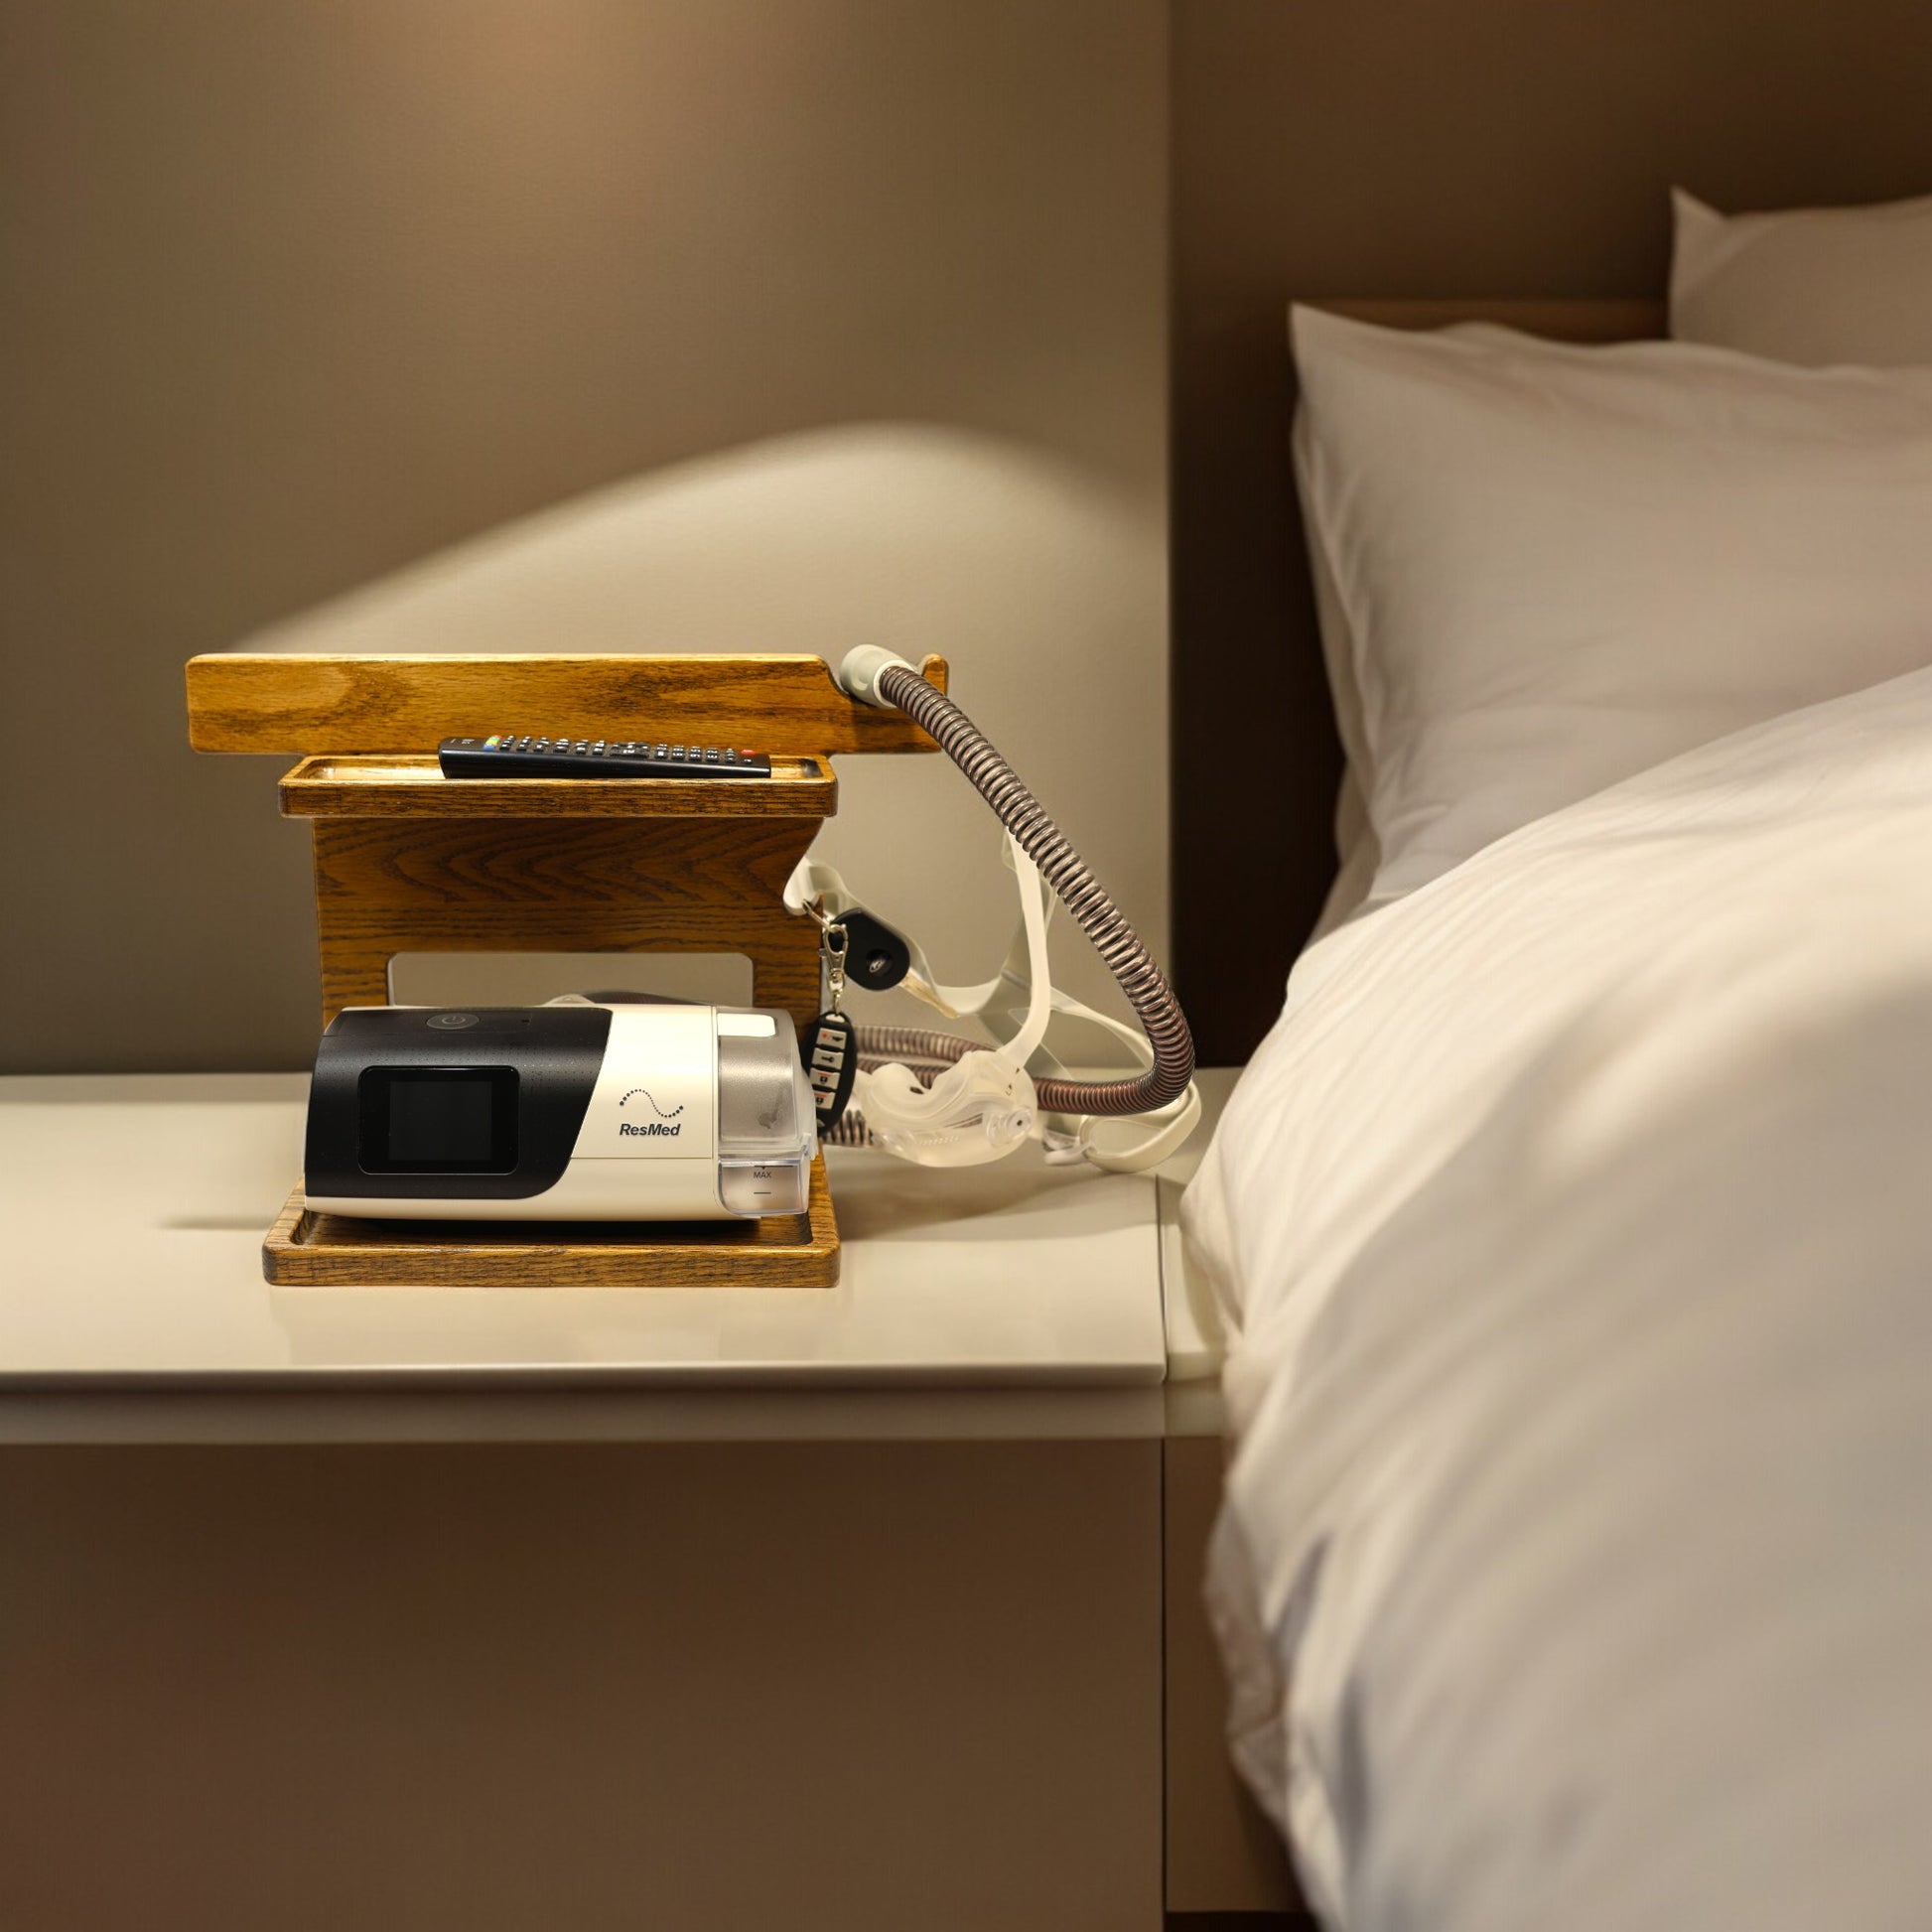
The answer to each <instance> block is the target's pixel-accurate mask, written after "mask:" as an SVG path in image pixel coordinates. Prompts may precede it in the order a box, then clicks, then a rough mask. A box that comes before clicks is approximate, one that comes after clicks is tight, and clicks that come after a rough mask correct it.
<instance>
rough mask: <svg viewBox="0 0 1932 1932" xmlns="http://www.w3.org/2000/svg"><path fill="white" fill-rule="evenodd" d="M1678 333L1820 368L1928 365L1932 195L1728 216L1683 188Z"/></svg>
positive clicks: (1674, 261) (1931, 355) (1675, 301)
mask: <svg viewBox="0 0 1932 1932" xmlns="http://www.w3.org/2000/svg"><path fill="white" fill-rule="evenodd" d="M1671 200H1672V207H1673V209H1674V214H1675V225H1676V230H1677V242H1676V247H1675V249H1674V250H1673V252H1672V257H1671V277H1670V333H1671V334H1672V335H1673V336H1674V337H1675V338H1676V339H1677V340H1678V341H1679V342H1685V343H1708V344H1711V345H1715V346H1717V347H1719V348H1741V349H1744V350H1747V351H1748V352H1749V353H1750V354H1752V355H1768V356H1771V357H1772V358H1773V359H1775V360H1777V361H1780V362H1804V363H1809V364H1812V365H1814V366H1817V365H1822V364H1825V363H1831V362H1863V363H1867V364H1870V365H1873V366H1879V367H1883V366H1895V365H1897V364H1899V363H1905V362H1932V195H1928V196H1926V197H1925V198H1924V199H1923V200H1921V201H1916V202H1889V203H1886V204H1885V205H1883V206H1882V207H1819V208H1794V209H1792V210H1790V211H1788V212H1786V213H1781V214H1732V215H1724V214H1720V213H1719V212H1718V211H1717V209H1716V208H1712V207H1706V206H1705V205H1704V204H1703V203H1702V202H1700V201H1699V200H1697V199H1696V197H1695V196H1691V195H1687V194H1685V192H1684V191H1683V190H1682V189H1681V188H1680V189H1678V190H1676V191H1675V193H1674V194H1673V196H1672V198H1671Z"/></svg>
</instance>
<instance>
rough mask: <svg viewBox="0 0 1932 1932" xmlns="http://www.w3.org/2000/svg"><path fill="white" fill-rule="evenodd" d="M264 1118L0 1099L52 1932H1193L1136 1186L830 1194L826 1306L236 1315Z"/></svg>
mask: <svg viewBox="0 0 1932 1932" xmlns="http://www.w3.org/2000/svg"><path fill="white" fill-rule="evenodd" d="M1217 1084H1219V1083H1217ZM303 1093H304V1082H303V1081H302V1080H301V1079H300V1078H299V1077H285V1076H217V1077H203V1076H182V1077H171V1076H170V1077H164V1076H141V1077H123V1076H114V1077H86V1078H61V1079H13V1080H6V1081H0V1214H3V1215H4V1225H5V1229H6V1248H7V1263H6V1277H5V1283H4V1287H0V1545H4V1547H5V1548H6V1549H7V1551H8V1568H9V1575H10V1579H11V1580H12V1584H13V1587H10V1588H9V1590H8V1591H6V1592H0V1655H5V1654H9V1653H11V1654H13V1655H33V1656H36V1657H37V1658H39V1659H41V1660H42V1662H41V1664H40V1665H38V1666H37V1668H36V1670H35V1671H34V1672H32V1673H16V1674H15V1676H14V1679H13V1681H14V1682H15V1683H16V1684H20V1685H23V1686H25V1688H24V1689H23V1690H20V1691H18V1692H15V1693H10V1694H9V1700H8V1702H7V1703H6V1704H5V1705H4V1706H0V1735H5V1736H7V1737H8V1738H9V1739H10V1740H13V1741H12V1743H11V1744H10V1748H14V1749H20V1748H33V1746H32V1744H31V1742H30V1743H29V1744H27V1745H25V1746H23V1745H22V1743H21V1742H20V1740H23V1739H26V1740H32V1739H35V1738H53V1737H59V1738H60V1739H61V1740H62V1742H61V1748H60V1749H59V1750H58V1751H55V1752H51V1753H49V1754H47V1756H46V1761H45V1763H44V1764H40V1765H38V1766H37V1767H36V1770H35V1775H34V1776H32V1777H23V1778H19V1779H16V1780H14V1788H15V1789H16V1790H27V1791H30V1792H31V1793H32V1794H33V1795H32V1797H31V1798H30V1799H29V1800H28V1803H29V1808H30V1810H32V1812H33V1814H34V1815H33V1816H32V1817H31V1818H17V1819H16V1820H15V1825H16V1828H17V1837H16V1842H17V1843H21V1844H32V1845H35V1846H37V1847H40V1848H42V1849H41V1851H40V1852H38V1853H37V1854H36V1856H37V1858H41V1859H44V1860H45V1861H46V1862H47V1866H48V1870H49V1871H50V1872H53V1873H55V1874H56V1875H57V1876H58V1878H59V1880H60V1882H61V1883H63V1884H66V1885H69V1886H71V1887H78V1888H79V1891H78V1893H77V1898H78V1901H79V1902H78V1905H77V1907H76V1910H75V1912H74V1914H73V1916H74V1917H75V1918H76V1920H79V1921H86V1920H88V1918H89V1914H91V1915H92V1918H93V1919H94V1920H95V1921H97V1922H103V1923H105V1922H118V1921H124V1920H126V1919H127V1918H129V1917H131V1916H140V1915H143V1914H145V1915H147V1916H151V1917H164V1916H165V1917H170V1918H171V1919H172V1918H179V1919H181V1920H182V1921H183V1922H185V1923H188V1922H192V1923H196V1924H198V1925H201V1926H204V1927H207V1928H209V1929H210V1932H219V1929H220V1928H222V1927H225V1926H228V1925H235V1926H241V1925H249V1926H253V1925H257V1924H262V1923H275V1924H278V1925H281V1926H283V1927H289V1928H300V1927H303V1926H306V1925H308V1924H310V1923H312V1922H313V1923H315V1924H316V1925H317V1926H318V1927H320V1926H321V1925H323V1924H325V1923H327V1922H328V1920H327V1916H326V1913H324V1904H326V1901H328V1900H329V1899H331V1898H334V1897H336V1896H337V1893H336V1891H335V1889H334V1888H333V1887H334V1886H335V1884H336V1882H337V1878H338V1874H339V1873H340V1871H341V1869H342V1868H343V1864H344V1861H345V1860H346V1861H350V1862H352V1863H354V1864H355V1868H356V1869H357V1871H358V1872H359V1873H360V1888H359V1890H358V1894H357V1909H356V1913H355V1916H356V1919H357V1922H358V1924H359V1925H360V1926H362V1927H364V1928H368V1929H369V1932H378V1929H379V1928H382V1927H385V1926H389V1925H394V1926H396V1927H397V1928H401V1927H403V1926H405V1925H408V1926H411V1927H412V1928H413V1926H414V1925H416V1924H417V1923H420V1913H419V1911H418V1910H417V1909H416V1906H417V1905H418V1904H419V1903H420V1899H421V1897H422V1895H423V1893H424V1890H425V1888H426V1887H427V1888H430V1889H433V1890H434V1892H435V1894H436V1896H437V1897H438V1899H439V1911H441V1912H442V1913H443V1915H444V1916H445V1917H447V1918H449V1919H450V1922H458V1921H460V1922H462V1923H463V1924H464V1925H465V1926H466V1932H490V1928H494V1927H502V1928H504V1932H508V1928H510V1927H513V1926H515V1927H522V1926H527V1925H529V1924H532V1923H540V1922H546V1918H547V1919H548V1922H556V1921H555V1901H556V1900H557V1899H559V1898H561V1897H566V1896H568V1897H570V1898H572V1899H573V1900H575V1901H576V1906H575V1907H574V1908H573V1911H572V1912H571V1913H570V1914H569V1916H571V1917H572V1919H573V1922H578V1923H590V1922H594V1921H597V1920H599V1918H600V1916H601V1915H621V1913H623V1912H625V1911H629V1912H633V1913H634V1911H635V1910H637V1909H639V1908H640V1906H644V1905H647V1906H648V1907H649V1908H650V1911H651V1915H652V1917H653V1918H654V1919H655V1921H656V1922H658V1923H664V1924H673V1923H675V1924H688V1925H692V1926H712V1925H716V1926H736V1925H740V1924H744V1925H762V1924H779V1923H782V1924H784V1925H785V1926H787V1927H788V1928H789V1932H810V1928H812V1927H814V1926H818V1925H824V1926H826V1927H828V1928H829V1927H834V1926H836V1927H837V1928H838V1932H867V1928H870V1927H874V1926H878V1927H881V1928H885V1927H893V1928H898V1927H901V1926H903V1925H906V1924H912V1923H916V1924H919V1925H920V1926H921V1927H922V1928H924V1929H926V1932H947V1929H948V1928H957V1932H968V1928H979V1927H984V1926H989V1925H996V1924H997V1925H999V1926H1000V1927H1001V1928H1002V1932H1028V1929H1029V1928H1035V1927H1037V1928H1039V1932H1073V1928H1077V1927H1080V1926H1093V1927H1094V1928H1096V1932H1099V1928H1103V1927H1104V1928H1105V1932H1129V1928H1133V1927H1145V1928H1150V1932H1151V1928H1153V1927H1155V1926H1157V1925H1158V1924H1159V1923H1160V1919H1161V1913H1162V1909H1163V1906H1164V1904H1165V1903H1168V1902H1173V1903H1174V1904H1176V1905H1186V1906H1190V1907H1192V1908H1195V1909H1199V1908H1201V1906H1202V1905H1203V1904H1210V1903H1213V1902H1214V1899H1213V1898H1212V1897H1210V1896H1207V1895H1206V1894H1205V1893H1202V1892H1201V1890H1200V1887H1199V1886H1198V1885H1196V1886H1195V1888H1194V1892H1193V1893H1192V1894H1190V1895H1189V1896H1186V1897H1178V1898H1173V1899H1172V1900H1170V1899H1168V1898H1165V1897H1164V1891H1163V1873H1164V1863H1168V1864H1173V1863H1174V1859H1173V1842H1172V1838H1173V1830H1174V1821H1173V1817H1172V1815H1171V1810H1170V1808H1169V1807H1168V1806H1167V1805H1166V1804H1165V1803H1164V1791H1165V1790H1167V1788H1169V1787H1171V1786H1172V1787H1174V1788H1176V1789H1178V1790H1181V1791H1183V1792H1185V1791H1188V1790H1194V1791H1196V1792H1198V1790H1199V1786H1198V1781H1197V1780H1193V1779H1190V1778H1189V1777H1188V1776H1187V1775H1184V1774H1183V1775H1181V1776H1179V1777H1178V1778H1176V1777H1175V1775H1174V1767H1173V1764H1172V1762H1171V1761H1170V1760H1169V1759H1167V1758H1165V1757H1164V1748H1165V1744H1166V1737H1167V1733H1168V1732H1170V1731H1171V1730H1173V1727H1174V1725H1173V1713H1172V1712H1168V1711H1164V1704H1163V1699H1164V1681H1163V1663H1162V1660H1163V1656H1164V1635H1163V1633H1164V1619H1165V1620H1166V1625H1167V1627H1168V1643H1169V1646H1170V1647H1171V1648H1172V1646H1173V1629H1174V1627H1175V1622H1174V1619H1175V1617H1178V1618H1179V1619H1181V1621H1182V1622H1185V1621H1186V1620H1187V1619H1188V1618H1191V1619H1192V1622H1191V1624H1190V1625H1189V1628H1190V1629H1191V1628H1193V1627H1194V1626H1197V1625H1198V1615H1197V1609H1196V1605H1195V1603H1194V1600H1193V1598H1194V1593H1195V1590H1194V1586H1195V1577H1194V1575H1193V1574H1192V1572H1191V1571H1190V1570H1188V1568H1187V1564H1188V1561H1189V1560H1188V1559H1186V1558H1184V1557H1182V1558H1180V1559H1179V1561H1181V1563H1182V1571H1181V1572H1180V1573H1173V1574H1176V1575H1179V1577H1180V1584H1179V1586H1178V1587H1179V1590H1180V1598H1181V1600H1180V1602H1179V1605H1178V1607H1177V1609H1173V1611H1172V1613H1171V1605H1170V1602H1169V1601H1168V1600H1167V1599H1170V1598H1173V1596H1174V1593H1175V1586H1174V1585H1173V1581H1172V1577H1171V1576H1170V1575H1169V1574H1165V1573H1164V1547H1165V1554H1166V1557H1167V1562H1168V1571H1169V1572H1170V1573H1172V1572H1173V1564H1174V1562H1175V1561H1176V1553H1175V1550H1174V1547H1173V1539H1172V1537H1171V1536H1170V1537H1168V1538H1166V1540H1165V1546H1164V1510H1165V1509H1166V1508H1167V1506H1168V1491H1169V1489H1170V1488H1171V1487H1172V1482H1173V1476H1172V1474H1171V1472H1170V1470H1169V1465H1168V1461H1167V1457H1168V1452H1169V1449H1171V1448H1172V1449H1180V1448H1181V1447H1182V1446H1179V1445H1170V1444H1168V1443H1167V1442H1166V1441H1165V1438H1166V1437H1167V1435H1168V1433H1169V1431H1170V1429H1171V1428H1173V1427H1181V1428H1184V1429H1187V1430H1190V1431H1192V1432H1195V1440H1194V1442H1193V1443H1192V1444H1191V1445H1188V1446H1185V1447H1186V1448H1188V1449H1190V1450H1191V1452H1192V1453H1193V1454H1194V1455H1195V1456H1196V1457H1197V1458H1199V1457H1202V1456H1204V1457H1206V1458H1209V1460H1207V1461H1205V1462H1203V1463H1202V1467H1205V1468H1209V1469H1211V1466H1212V1462H1211V1458H1212V1457H1213V1456H1215V1455H1216V1454H1217V1453H1218V1447H1217V1445H1215V1444H1214V1443H1213V1442H1212V1441H1211V1440H1208V1439H1207V1437H1205V1436H1203V1435H1201V1434H1199V1432H1201V1431H1203V1430H1208V1431H1211V1429H1212V1428H1213V1426H1214V1418H1215V1416H1216V1415H1217V1414H1218V1410H1217V1409H1216V1408H1215V1406H1214V1398H1213V1397H1212V1395H1211V1383H1206V1384H1200V1385H1197V1391H1206V1392H1207V1393H1200V1392H1197V1393H1196V1395H1195V1397H1194V1398H1193V1407H1192V1408H1191V1409H1189V1408H1187V1399H1186V1398H1185V1397H1184V1396H1178V1395H1177V1392H1176V1389H1175V1388H1174V1387H1173V1385H1171V1384H1169V1383H1168V1381H1167V1377H1168V1373H1169V1357H1170V1335H1169V1321H1168V1319H1167V1316H1166V1314H1165V1313H1164V1306H1163V1268H1164V1261H1165V1263H1166V1264H1167V1265H1168V1266H1169V1267H1170V1268H1172V1267H1173V1264H1174V1261H1175V1257H1176V1253H1177V1251H1176V1250H1175V1248H1174V1246H1173V1234H1172V1229H1164V1227H1163V1222H1162V1210H1163V1208H1164V1207H1169V1208H1171V1207H1172V1205H1173V1200H1174V1198H1176V1196H1177V1190H1176V1189H1175V1188H1174V1187H1173V1185H1172V1184H1171V1183H1169V1182H1165V1181H1161V1182H1158V1181H1157V1180H1156V1179H1155V1178H1154V1177H1152V1176H1134V1175H1111V1176H1093V1175H1076V1174H1070V1173H1056V1172H1053V1171H1048V1170H1045V1169H1043V1168H1041V1167H1038V1166H1037V1165H1032V1164H1028V1163H1025V1162H1022V1161H1016V1162H1009V1163H1006V1164H1003V1165H1002V1166H1000V1167H998V1168H992V1169H986V1170H981V1171H977V1172H967V1173H941V1174H921V1173H917V1172H915V1171H912V1170H908V1169H905V1168H902V1167H900V1166H897V1164H888V1163H886V1162H884V1161H883V1160H881V1159H880V1158H879V1157H875V1156H869V1155H845V1154H840V1155H838V1156H836V1157H835V1161H836V1165H835V1168H834V1175H833V1185H834V1190H835V1194H836V1197H837V1201H838V1208H839V1215H840V1221H841V1226H842V1230H843V1232H844V1234H845V1237H846V1241H847V1246H846V1249H845V1271H844V1272H845V1279H844V1281H843V1283H842V1285H841V1286H840V1287H839V1288H837V1289H835V1290H830V1291H815V1290H797V1291H786V1292H778V1291H764V1292H759V1293H756V1294H754V1293H745V1292H703V1293H683V1292H665V1291H647V1290H638V1291H624V1290H608V1289H605V1290H584V1291H570V1290H531V1291H511V1290H482V1291H465V1290H450V1289H435V1290H423V1291H397V1290H369V1291H361V1292H356V1291H342V1290H313V1289H280V1290H276V1289H270V1288H269V1287H267V1285H266V1284H265V1283H264V1282H263V1281H262V1279H261V1273H260V1266H259V1256H258V1248H259V1242H260V1236H261V1231H262V1229H263V1228H264V1227H265V1226H266V1225H267V1223H268V1221H269V1219H270V1218H271V1216H272V1213H273V1210H274V1207H275V1206H276V1204H277V1203H278V1202H279V1200H280V1199H281V1197H282V1195H283V1193H284V1192H285V1191H286V1188H287V1184H288V1180H289V1176H290V1175H291V1174H292V1173H294V1172H295V1171H296V1169H297V1166H298V1164H299V1150H300V1134H301V1104H302V1096H303ZM1173 1334H1174V1347H1175V1349H1176V1350H1177V1352H1178V1356H1179V1360H1180V1364H1181V1365H1182V1366H1184V1367H1185V1368H1187V1369H1190V1370H1193V1371H1196V1372H1198V1371H1199V1370H1201V1369H1202V1368H1203V1367H1209V1368H1211V1360H1210V1354H1211V1343H1210V1342H1209V1341H1208V1339H1207V1338H1206V1336H1205V1335H1204V1333H1203V1331H1202V1330H1201V1328H1200V1325H1199V1323H1198V1321H1194V1322H1190V1321H1189V1320H1188V1319H1187V1318H1186V1314H1185V1311H1184V1309H1183V1310H1181V1311H1179V1313H1177V1314H1176V1315H1175V1319H1174V1324H1173ZM1176 1402H1178V1403H1179V1406H1178V1407H1175V1406H1174V1405H1175V1404H1176ZM1203 1404H1204V1405H1205V1406H1203ZM1171 1409H1172V1410H1173V1415H1172V1416H1171V1413H1170V1412H1171ZM1195 1487H1198V1484H1197V1483H1196V1485H1195ZM1197 1528H1198V1526H1197V1525H1193V1524H1191V1521H1190V1527H1189V1529H1188V1532H1187V1533H1188V1535H1190V1536H1192V1535H1195V1534H1197ZM108 1605H112V1606H113V1614H112V1615H111V1616H108V1615H106V1614H105V1610H106V1607H107V1606H108ZM1190 1681H1191V1680H1190ZM110 1684H111V1685H112V1686H113V1687H114V1690H113V1692H112V1694H111V1695H109V1694H107V1692H106V1691H105V1689H104V1687H105V1686H107V1685H110ZM1205 1722H1206V1724H1207V1725H1208V1729H1209V1734H1210V1735H1211V1730H1212V1725H1213V1723H1214V1717H1213V1713H1212V1711H1211V1710H1210V1711H1208V1712H1207V1713H1206V1716H1205ZM1197 1727H1198V1726H1197ZM1209 1757H1210V1767H1209V1768H1210V1774H1211V1775H1210V1783H1211V1782H1212V1776H1213V1775H1222V1774H1220V1773H1218V1772H1216V1771H1215V1770H1214V1767H1213V1764H1212V1757H1213V1752H1212V1747H1211V1744H1210V1750H1209ZM1209 1795H1210V1796H1212V1793H1211V1791H1210V1793H1209ZM1189 1802H1190V1803H1191V1802H1192V1801H1191V1800H1190V1801H1189ZM1183 1809H1185V1807H1183ZM1183 1824H1184V1830H1183V1833H1182V1836H1183V1840H1184V1841H1185V1843H1183V1845H1182V1847H1181V1856H1180V1858H1179V1860H1178V1868H1180V1869H1181V1870H1182V1871H1183V1873H1184V1872H1185V1870H1186V1869H1187V1868H1188V1865H1189V1856H1190V1855H1189V1854H1188V1852H1187V1850H1186V1845H1187V1844H1189V1843H1191V1844H1193V1845H1195V1846H1196V1847H1198V1846H1199V1845H1200V1844H1202V1843H1204V1842H1206V1841H1203V1840H1201V1838H1200V1834H1199V1830H1198V1821H1194V1822H1191V1823H1189V1822H1186V1821H1183ZM1164 1830H1165V1831H1167V1832H1168V1833H1169V1839H1170V1842H1169V1844H1168V1845H1167V1847H1166V1849H1165V1856H1164V1836H1163V1835H1164ZM202 1845H206V1846H207V1852H208V1855H207V1857H206V1858H199V1859H198V1858H193V1857H189V1858H184V1857H182V1856H180V1854H181V1851H182V1848H183V1847H188V1848H195V1847H198V1846H202ZM217 1848H218V1852H217ZM1193 1862H1194V1863H1195V1864H1198V1863H1199V1858H1198V1852H1196V1853H1195V1854H1194V1855H1193ZM1207 1890H1208V1892H1212V1890H1213V1886H1212V1884H1210V1885H1209V1886H1208V1888H1207ZM305 1901H323V1903H317V1904H314V1905H311V1904H309V1903H306V1902H305ZM412 1901H413V1902H412ZM580 1908H581V1909H580ZM305 1913H306V1914H307V1916H305ZM318 1914H323V1915H321V1916H318Z"/></svg>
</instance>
